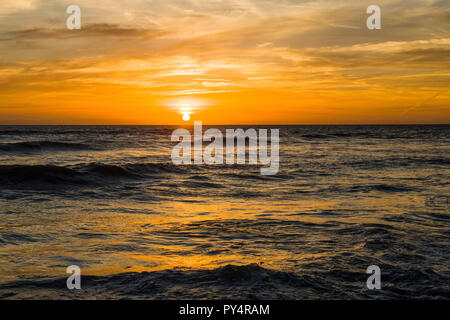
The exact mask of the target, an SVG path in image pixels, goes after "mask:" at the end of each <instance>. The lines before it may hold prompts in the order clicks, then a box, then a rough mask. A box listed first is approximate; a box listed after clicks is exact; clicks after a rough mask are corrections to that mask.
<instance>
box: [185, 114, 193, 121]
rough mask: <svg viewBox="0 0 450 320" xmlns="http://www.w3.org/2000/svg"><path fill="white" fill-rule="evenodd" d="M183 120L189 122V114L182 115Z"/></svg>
mask: <svg viewBox="0 0 450 320" xmlns="http://www.w3.org/2000/svg"><path fill="white" fill-rule="evenodd" d="M183 120H184V121H189V120H191V116H190V115H189V113H184V114H183Z"/></svg>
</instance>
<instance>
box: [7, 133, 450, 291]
mask: <svg viewBox="0 0 450 320" xmlns="http://www.w3.org/2000/svg"><path fill="white" fill-rule="evenodd" d="M279 128H280V172H279V173H278V175H275V176H261V175H260V171H259V167H258V166H250V165H210V166H207V165H183V166H175V165H173V164H172V163H171V159H170V153H171V149H172V147H173V146H174V144H173V143H171V142H170V134H171V132H172V131H173V130H174V129H175V128H174V127H154V126H148V127H141V126H140V127H133V126H126V127H123V126H90V127H67V126H53V127H11V126H7V127H0V297H3V298H10V299H15V298H61V297H62V298H72V297H77V298H81V299H83V298H154V299H165V298H168V299H180V298H188V299H192V298H194V299H195V298H237V299H240V298H245V299H256V298H261V299H279V298H281V299H320V298H333V299H336V298H344V299H353V298H356V299H366V298H446V299H448V298H449V297H450V270H449V258H450V249H449V238H450V228H449V226H450V224H449V222H450V220H449V212H448V202H449V183H450V179H449V173H450V166H449V164H450V156H449V154H450V152H449V151H450V126H286V127H279ZM221 129H224V128H221ZM69 265H78V266H80V267H81V270H82V287H83V289H82V290H79V291H76V292H70V291H69V290H67V288H66V276H68V275H67V274H66V267H67V266H69ZM369 265H378V266H379V267H380V268H381V273H382V276H381V281H382V290H376V291H369V290H367V288H366V279H367V277H368V275H367V274H366V273H365V272H366V268H367V267H368V266H369Z"/></svg>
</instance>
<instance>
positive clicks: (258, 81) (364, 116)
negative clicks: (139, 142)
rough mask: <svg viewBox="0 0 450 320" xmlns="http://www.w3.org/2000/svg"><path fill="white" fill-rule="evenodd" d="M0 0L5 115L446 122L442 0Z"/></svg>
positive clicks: (113, 120)
mask: <svg viewBox="0 0 450 320" xmlns="http://www.w3.org/2000/svg"><path fill="white" fill-rule="evenodd" d="M76 2H77V5H79V6H80V7H81V11H82V29H81V30H68V29H67V28H66V25H65V23H66V19H67V17H68V14H66V12H65V10H66V7H67V6H68V4H71V3H67V1H62V0H49V1H40V0H2V2H1V3H0V124H181V123H183V120H182V114H183V112H185V113H190V114H191V120H202V121H203V122H204V123H205V124H358V123H361V124H365V123H377V124H385V123H386V124H389V123H450V107H449V106H450V94H449V90H448V87H449V84H450V81H449V74H450V68H449V66H450V63H449V62H450V58H449V57H450V54H449V53H450V38H449V34H450V33H449V31H450V30H449V25H450V24H449V22H450V18H449V17H450V13H449V12H450V11H449V5H448V2H447V1H438V0H436V1H433V0H421V1H417V0H412V1H408V2H406V1H395V0H385V1H378V3H377V4H378V5H379V6H380V7H381V10H382V29H381V30H368V29H367V28H366V18H367V16H368V15H367V14H366V12H365V11H366V8H367V7H368V6H369V5H371V4H372V3H371V2H366V1H358V2H355V1H344V0H342V1H328V0H326V1H323V0H319V1H307V0H305V1H293V0H281V1H269V0H239V1H238V0H229V1H226V0H223V1H222V0H189V1H187V0H185V1H181V0H154V1H143V0H128V1H109V0H97V1H87V0H79V1H76Z"/></svg>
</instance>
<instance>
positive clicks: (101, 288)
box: [0, 256, 450, 300]
mask: <svg viewBox="0 0 450 320" xmlns="http://www.w3.org/2000/svg"><path fill="white" fill-rule="evenodd" d="M405 258H410V256H405ZM384 267H385V269H387V271H385V272H384V280H383V281H384V282H383V283H384V287H383V290H381V291H377V292H370V291H368V290H361V288H362V287H361V284H365V281H366V279H367V275H366V274H365V272H361V270H363V271H364V270H365V268H363V266H361V268H360V269H358V268H357V269H354V270H347V269H346V270H341V269H338V268H333V269H331V270H325V271H312V270H309V271H304V272H303V274H302V275H299V274H295V273H291V272H286V271H279V270H274V269H268V268H263V267H262V266H261V265H259V264H256V263H252V264H249V265H240V266H237V265H226V266H223V267H219V268H216V269H211V270H205V269H200V270H191V269H180V268H175V269H170V270H162V271H152V272H140V273H137V272H128V273H119V274H112V275H107V276H89V275H82V276H81V287H82V290H73V291H71V290H68V289H67V284H66V281H67V277H61V278H42V277H36V278H32V279H28V280H17V281H11V282H5V283H1V284H0V298H2V299H9V300H15V299H27V300H28V299H29V300H33V299H46V300H56V299H87V300H90V299H113V300H117V299H139V300H142V299H148V300H192V299H194V300H203V299H208V300H223V299H226V300H241V299H245V300H307V299H369V298H372V299H373V298H377V299H405V298H408V299H436V298H438V299H439V298H441V299H446V297H448V294H449V293H450V291H449V289H448V287H447V286H445V284H444V283H445V282H446V281H448V279H449V278H448V276H446V275H445V274H444V273H443V272H437V271H434V270H432V269H426V270H415V269H402V268H399V267H395V266H394V265H390V264H384ZM62 270H64V269H63V268H62ZM430 282H431V283H435V284H436V285H435V286H430V285H429V283H430ZM405 283H412V285H411V286H410V287H408V286H405V285H404V284H405ZM399 288H402V289H399Z"/></svg>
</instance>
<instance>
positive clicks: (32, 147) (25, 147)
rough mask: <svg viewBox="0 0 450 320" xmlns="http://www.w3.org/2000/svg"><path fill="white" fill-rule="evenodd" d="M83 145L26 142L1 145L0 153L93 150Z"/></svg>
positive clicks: (56, 142)
mask: <svg viewBox="0 0 450 320" xmlns="http://www.w3.org/2000/svg"><path fill="white" fill-rule="evenodd" d="M94 149H95V148H92V147H91V146H89V145H87V144H84V143H73V142H60V141H48V140H44V141H28V142H13V143H1V144H0V151H3V152H30V151H31V152H33V151H34V152H36V151H47V150H48V151H59V150H61V151H71V150H94Z"/></svg>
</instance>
